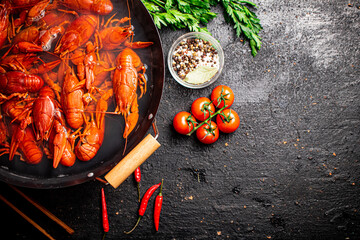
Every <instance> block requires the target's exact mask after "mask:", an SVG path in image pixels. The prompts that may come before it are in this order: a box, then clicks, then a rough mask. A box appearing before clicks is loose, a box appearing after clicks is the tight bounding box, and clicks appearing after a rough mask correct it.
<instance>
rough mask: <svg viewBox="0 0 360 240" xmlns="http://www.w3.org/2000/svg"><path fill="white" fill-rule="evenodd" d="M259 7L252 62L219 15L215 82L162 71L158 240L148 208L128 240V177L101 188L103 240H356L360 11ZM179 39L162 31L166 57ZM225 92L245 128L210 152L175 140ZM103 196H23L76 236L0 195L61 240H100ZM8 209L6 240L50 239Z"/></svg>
mask: <svg viewBox="0 0 360 240" xmlns="http://www.w3.org/2000/svg"><path fill="white" fill-rule="evenodd" d="M255 2H256V3H257V5H258V9H257V10H256V13H257V15H258V17H259V18H260V19H261V23H262V25H263V28H264V30H263V31H261V33H260V35H261V36H262V42H263V45H262V47H261V50H260V51H259V52H258V55H257V56H256V57H255V58H254V57H252V56H251V54H250V50H249V47H248V46H247V45H246V44H245V45H244V44H243V43H241V42H240V41H239V39H237V38H236V37H235V33H234V31H233V29H232V26H231V25H228V24H226V23H225V20H224V18H223V17H222V14H221V11H222V9H221V8H220V7H219V8H216V9H214V11H216V12H218V13H220V14H219V15H218V17H217V18H216V19H215V20H213V21H212V22H210V24H209V25H208V29H209V30H210V32H211V33H212V34H213V36H214V37H215V38H217V39H218V40H219V41H220V43H221V45H222V47H223V50H224V53H225V66H224V69H223V73H222V75H221V77H220V78H219V79H218V81H217V82H216V83H215V84H214V85H212V86H210V87H207V88H205V89H202V90H190V89H187V88H184V87H182V86H180V85H179V84H177V83H176V82H175V81H174V80H173V79H172V78H171V76H170V73H169V71H168V70H167V69H166V79H165V85H164V92H163V98H162V100H161V104H160V108H159V111H158V114H157V116H156V119H157V124H158V127H159V132H160V136H159V139H158V140H159V142H160V143H161V144H162V146H161V147H160V148H159V149H158V150H157V151H156V152H155V153H154V154H153V155H152V156H151V157H150V158H149V159H148V160H147V161H146V162H145V163H144V164H143V165H142V177H143V178H142V183H141V192H142V194H143V193H144V192H145V190H146V189H147V188H148V187H149V186H151V185H152V184H155V183H157V182H159V181H161V178H164V189H163V194H164V204H163V209H162V213H161V222H160V230H159V232H155V229H154V226H153V220H152V218H153V205H154V201H153V199H152V200H151V201H150V204H149V209H148V210H147V212H146V214H145V216H144V217H143V219H142V220H141V222H140V225H139V226H138V228H137V229H136V230H135V231H134V232H133V233H132V234H131V235H125V234H123V231H124V230H129V229H131V227H132V226H133V225H134V224H135V222H136V220H137V209H138V203H137V201H136V200H137V191H136V184H135V181H134V180H133V178H132V177H130V178H128V179H127V180H126V181H125V182H124V183H123V184H122V185H121V186H120V187H119V188H117V189H114V188H112V187H110V186H105V194H106V198H107V205H108V214H109V220H110V231H109V233H108V234H107V235H106V239H126V238H129V239H147V238H149V239H227V238H229V239H360V200H359V196H360V188H359V187H360V162H359V160H360V145H359V144H360V138H359V136H360V131H359V130H360V129H359V123H360V97H359V92H360V84H359V83H360V68H359V67H360V47H359V46H360V9H359V8H360V3H359V2H358V1H352V0H350V1H348V0H333V1H323V0H316V1H315V0H314V1H305V0H299V1H288V0H276V1H275V0H267V1H255ZM349 3H350V5H348V4H349ZM183 33H185V31H171V30H161V31H160V34H161V38H162V41H163V49H164V52H165V53H167V51H168V50H169V48H170V45H171V43H172V42H173V41H174V40H175V39H176V38H177V37H179V36H180V35H182V34H183ZM217 84H225V85H228V86H230V87H231V88H232V89H233V90H234V92H235V103H234V105H233V108H234V109H235V110H236V111H237V112H238V113H239V115H240V118H241V124H240V128H239V129H238V130H237V131H236V132H235V133H233V134H228V135H221V136H220V138H219V140H218V141H217V142H216V143H215V144H212V145H210V146H205V145H203V144H201V143H199V142H198V141H197V140H196V138H195V137H193V136H192V137H184V136H180V135H179V134H177V133H176V132H175V131H174V130H173V127H172V118H173V117H174V115H175V114H176V113H177V112H179V111H182V110H186V111H189V110H190V105H191V103H192V101H193V100H195V99H196V98H198V97H201V96H209V94H210V92H211V90H212V88H213V87H214V86H216V85H217ZM102 187H104V185H103V184H102V183H101V182H99V181H90V182H87V183H84V184H81V185H77V186H73V187H67V188H62V189H52V190H37V189H27V188H20V189H21V190H22V191H23V192H24V193H26V194H27V195H28V196H30V197H31V198H33V199H34V200H36V201H37V202H39V203H40V204H42V205H43V206H44V207H46V208H47V209H49V210H50V211H51V212H52V213H54V214H55V215H56V216H57V217H59V218H60V219H62V220H63V221H64V222H66V223H67V224H68V225H70V226H71V227H72V228H73V229H74V230H75V233H74V235H72V236H70V235H68V234H67V233H66V232H65V231H64V230H63V229H62V228H60V227H59V226H58V225H56V224H55V223H53V222H52V221H50V220H48V218H47V217H46V216H45V215H43V214H42V213H41V212H39V211H38V210H36V209H35V208H33V207H32V206H31V205H30V204H29V203H27V202H26V201H24V200H22V199H21V198H20V197H19V196H18V195H17V194H16V193H14V192H13V191H11V190H9V189H8V187H7V186H6V185H5V184H3V183H2V184H1V191H2V193H3V194H4V195H5V196H7V197H8V198H10V199H12V202H13V203H14V204H15V205H17V206H18V207H19V208H20V209H22V210H23V211H24V212H25V213H26V214H27V215H29V216H31V217H32V218H33V220H35V221H36V222H37V223H39V224H40V225H41V226H42V227H44V228H45V229H46V230H47V232H48V233H50V234H51V235H52V236H53V237H54V238H55V239H74V240H75V239H101V237H102V234H103V231H102V226H101V205H100V189H101V188H102ZM0 207H1V221H2V222H3V224H2V225H1V236H2V237H1V239H47V238H46V237H44V236H43V235H42V234H41V233H40V232H39V231H38V230H36V229H35V228H34V227H32V226H31V225H30V224H29V223H28V222H26V221H25V220H24V219H23V218H21V217H20V216H19V215H18V214H16V213H15V212H14V211H13V210H12V209H10V208H9V207H8V206H6V205H5V204H3V203H0ZM4 236H6V237H5V238H3V237H4Z"/></svg>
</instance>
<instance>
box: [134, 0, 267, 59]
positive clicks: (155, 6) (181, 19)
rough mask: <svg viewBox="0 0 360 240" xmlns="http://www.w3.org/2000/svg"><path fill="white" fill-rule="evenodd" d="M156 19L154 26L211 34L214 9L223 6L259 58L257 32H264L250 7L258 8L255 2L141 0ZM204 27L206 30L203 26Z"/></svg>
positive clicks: (237, 29)
mask: <svg viewBox="0 0 360 240" xmlns="http://www.w3.org/2000/svg"><path fill="white" fill-rule="evenodd" d="M141 1H142V2H143V3H144V5H145V7H146V8H147V9H148V11H149V12H150V14H151V15H152V17H153V19H154V23H155V25H156V26H157V27H158V28H159V29H161V27H163V26H165V27H170V28H172V29H174V30H176V29H183V28H187V29H189V30H190V31H192V32H208V30H207V28H206V25H207V23H208V22H209V21H210V20H212V19H214V18H215V17H216V16H217V14H216V13H214V12H211V9H210V8H211V6H216V5H217V4H219V3H220V4H221V5H222V6H223V8H224V17H225V19H226V21H227V22H228V23H232V24H233V25H234V29H235V31H236V36H238V37H240V36H243V37H244V38H245V39H246V40H248V41H249V44H250V47H251V53H252V55H253V56H256V54H257V50H259V49H260V47H261V38H260V37H259V35H258V33H259V32H260V30H261V29H262V26H261V24H260V20H259V19H258V18H257V16H256V14H255V13H254V12H252V11H251V10H250V9H249V8H248V7H247V6H251V7H253V8H256V5H255V3H253V2H251V1H242V0H141ZM201 25H202V26H203V27H201Z"/></svg>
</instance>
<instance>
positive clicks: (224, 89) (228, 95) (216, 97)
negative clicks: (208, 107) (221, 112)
mask: <svg viewBox="0 0 360 240" xmlns="http://www.w3.org/2000/svg"><path fill="white" fill-rule="evenodd" d="M210 98H211V101H213V103H214V105H215V107H217V108H222V107H224V102H225V104H226V108H229V107H230V106H231V105H232V104H233V102H234V92H233V91H232V90H231V88H229V87H228V86H225V85H219V86H217V87H216V88H214V90H213V91H212V93H211V97H210Z"/></svg>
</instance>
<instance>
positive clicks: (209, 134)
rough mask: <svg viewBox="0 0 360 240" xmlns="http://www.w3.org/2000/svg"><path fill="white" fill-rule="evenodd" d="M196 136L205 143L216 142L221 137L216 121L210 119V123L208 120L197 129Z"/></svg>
mask: <svg viewBox="0 0 360 240" xmlns="http://www.w3.org/2000/svg"><path fill="white" fill-rule="evenodd" d="M196 137H197V139H199V141H200V142H202V143H205V144H211V143H214V142H216V140H218V138H219V129H218V127H217V125H216V123H215V122H213V121H210V124H209V123H208V122H206V123H205V124H204V125H202V126H201V127H199V128H198V129H197V130H196Z"/></svg>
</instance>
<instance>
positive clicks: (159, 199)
mask: <svg viewBox="0 0 360 240" xmlns="http://www.w3.org/2000/svg"><path fill="white" fill-rule="evenodd" d="M163 184H164V179H162V180H161V187H160V192H159V194H158V195H157V196H156V199H155V208H154V223H155V229H156V231H158V230H159V222H160V212H161V206H162V203H163V195H162V188H163Z"/></svg>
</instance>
